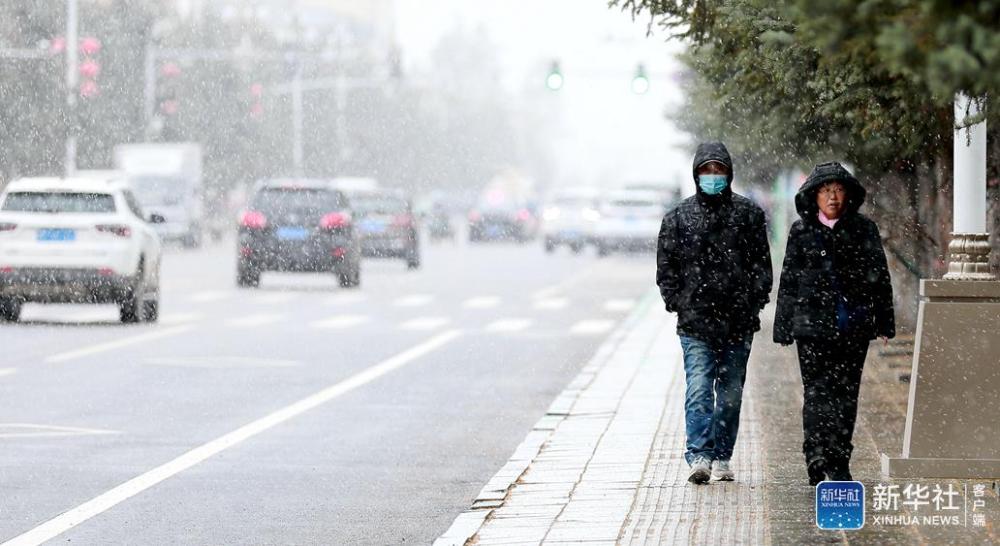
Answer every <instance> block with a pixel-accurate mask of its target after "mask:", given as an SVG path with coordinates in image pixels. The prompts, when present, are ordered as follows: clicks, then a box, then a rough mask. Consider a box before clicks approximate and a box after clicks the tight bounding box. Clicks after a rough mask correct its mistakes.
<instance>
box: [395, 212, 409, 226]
mask: <svg viewBox="0 0 1000 546" xmlns="http://www.w3.org/2000/svg"><path fill="white" fill-rule="evenodd" d="M392 225H394V226H396V227H410V226H412V225H413V216H411V215H409V214H400V215H398V216H396V217H395V218H393V219H392Z"/></svg>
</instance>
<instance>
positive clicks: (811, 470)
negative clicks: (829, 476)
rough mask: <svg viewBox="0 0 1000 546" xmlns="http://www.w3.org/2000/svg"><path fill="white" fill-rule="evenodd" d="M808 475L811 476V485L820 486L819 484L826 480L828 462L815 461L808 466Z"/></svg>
mask: <svg viewBox="0 0 1000 546" xmlns="http://www.w3.org/2000/svg"><path fill="white" fill-rule="evenodd" d="M806 473H808V474H809V485H811V486H816V485H819V482H821V481H823V480H825V479H826V461H825V460H823V459H813V460H812V461H810V463H809V464H808V465H807V466H806Z"/></svg>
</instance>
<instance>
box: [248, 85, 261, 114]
mask: <svg viewBox="0 0 1000 546" xmlns="http://www.w3.org/2000/svg"><path fill="white" fill-rule="evenodd" d="M263 99H264V85H263V84H260V83H256V82H255V83H253V84H251V85H250V117H251V118H253V119H260V118H261V116H263V115H264V102H263Z"/></svg>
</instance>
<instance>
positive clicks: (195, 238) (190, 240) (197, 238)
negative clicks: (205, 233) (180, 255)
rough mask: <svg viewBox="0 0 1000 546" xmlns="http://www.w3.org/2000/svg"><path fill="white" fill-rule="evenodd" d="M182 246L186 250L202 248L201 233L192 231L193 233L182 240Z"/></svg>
mask: <svg viewBox="0 0 1000 546" xmlns="http://www.w3.org/2000/svg"><path fill="white" fill-rule="evenodd" d="M181 244H182V245H184V248H199V247H201V232H200V231H192V232H191V233H188V234H187V235H185V236H184V238H183V239H182V240H181Z"/></svg>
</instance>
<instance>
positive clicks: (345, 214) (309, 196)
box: [236, 180, 361, 288]
mask: <svg viewBox="0 0 1000 546" xmlns="http://www.w3.org/2000/svg"><path fill="white" fill-rule="evenodd" d="M264 271H302V272H315V273H318V272H331V273H335V274H336V275H337V277H338V279H339V280H340V285H341V286H343V287H345V288H350V287H356V286H358V285H359V284H361V246H360V240H359V238H358V232H357V229H356V227H355V219H354V214H353V211H352V210H351V207H350V204H349V202H348V200H347V197H346V196H345V195H344V194H343V193H342V192H341V191H339V190H336V189H333V188H331V187H330V186H329V184H328V183H327V182H325V181H311V180H281V181H267V182H263V183H260V184H258V186H257V188H256V189H255V191H254V194H253V197H252V198H251V201H250V207H249V208H248V210H247V211H246V212H244V213H243V217H242V218H241V220H240V227H239V265H238V268H237V276H236V282H237V284H239V285H240V286H247V287H255V286H258V285H259V284H260V274H261V273H263V272H264Z"/></svg>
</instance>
